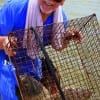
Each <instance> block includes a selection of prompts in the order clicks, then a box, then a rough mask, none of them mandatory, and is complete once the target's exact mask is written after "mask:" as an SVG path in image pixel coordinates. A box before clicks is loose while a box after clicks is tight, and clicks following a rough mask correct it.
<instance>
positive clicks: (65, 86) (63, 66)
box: [9, 14, 100, 100]
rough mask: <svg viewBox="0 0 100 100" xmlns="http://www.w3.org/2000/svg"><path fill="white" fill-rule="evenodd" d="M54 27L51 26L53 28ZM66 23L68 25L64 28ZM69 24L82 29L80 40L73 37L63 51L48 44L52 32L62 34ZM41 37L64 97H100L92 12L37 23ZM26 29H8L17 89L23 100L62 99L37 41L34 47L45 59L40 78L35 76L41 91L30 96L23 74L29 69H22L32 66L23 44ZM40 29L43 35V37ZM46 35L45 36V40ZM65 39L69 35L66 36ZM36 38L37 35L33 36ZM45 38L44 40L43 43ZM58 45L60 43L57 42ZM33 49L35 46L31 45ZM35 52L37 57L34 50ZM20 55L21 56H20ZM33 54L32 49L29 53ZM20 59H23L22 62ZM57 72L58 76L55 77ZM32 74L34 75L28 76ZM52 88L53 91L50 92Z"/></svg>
mask: <svg viewBox="0 0 100 100" xmlns="http://www.w3.org/2000/svg"><path fill="white" fill-rule="evenodd" d="M52 27H53V29H52ZM65 27H67V28H65ZM69 28H75V29H77V30H79V31H81V32H82V33H83V41H82V43H81V44H77V43H76V42H74V41H73V40H72V41H71V42H70V43H69V45H68V46H67V48H65V49H63V50H62V51H60V52H59V51H56V50H54V49H53V48H52V46H51V38H52V32H55V33H58V34H63V33H65V32H66V31H67V30H68V29H69ZM35 30H36V32H37V33H38V34H39V36H40V37H39V38H40V40H41V41H42V42H43V45H44V46H45V49H46V52H47V53H48V55H49V58H50V60H51V61H52V63H53V65H54V69H53V70H55V74H56V78H57V80H58V81H59V80H60V84H59V85H60V87H61V89H62V92H63V94H64V96H65V99H66V100H99V99H100V27H99V24H98V21H97V18H96V15H95V14H92V15H90V16H86V17H81V18H76V19H73V20H70V21H68V22H63V23H55V24H50V25H46V26H42V27H36V28H35ZM28 31H29V29H26V30H18V31H15V32H11V33H9V40H10V45H12V48H13V49H14V51H16V52H17V54H16V55H15V56H13V57H12V58H11V61H12V62H13V63H14V65H15V67H16V74H17V76H18V77H17V78H18V82H19V85H20V90H21V92H22V95H23V97H24V99H25V100H61V99H62V98H61V96H60V95H59V94H60V92H59V91H58V90H59V89H56V88H58V87H57V86H56V85H57V84H56V82H55V79H54V78H53V76H52V74H51V73H52V71H51V70H52V69H50V68H49V67H48V66H49V65H48V64H47V60H45V59H46V57H45V55H44V53H43V51H42V50H41V48H40V45H39V43H37V45H36V46H37V47H38V48H39V50H40V54H39V56H38V57H39V58H40V59H42V61H44V63H43V69H42V74H43V76H42V79H41V80H38V82H39V83H41V84H42V85H43V91H42V92H41V94H40V95H37V96H33V97H30V96H29V95H28V93H27V91H26V90H25V87H24V85H23V81H22V77H23V76H24V75H26V74H28V75H29V76H30V73H29V72H27V73H26V72H24V70H25V69H27V67H30V68H31V67H32V68H33V70H34V68H35V67H34V63H33V60H32V59H31V58H30V57H29V56H28V55H27V48H23V46H22V44H23V35H24V33H25V32H28ZM42 33H46V34H48V35H46V34H43V35H44V37H42V35H41V34H42ZM12 37H16V38H17V39H15V40H17V41H16V42H17V43H16V45H15V46H13V45H14V44H15V43H14V42H13V43H12ZM13 39H14V38H13ZM44 39H45V40H44ZM66 39H68V38H66ZM35 40H36V39H35ZM44 41H47V42H45V43H44ZM58 45H59V44H58ZM33 50H34V49H33ZM32 52H34V54H35V56H36V57H37V53H36V50H34V51H32ZM20 55H21V56H20ZM31 55H33V53H31ZM23 63H25V64H24V65H23ZM58 76H59V78H58ZM31 77H33V78H35V76H31ZM52 90H53V91H54V90H55V92H54V93H53V94H52V92H53V91H52Z"/></svg>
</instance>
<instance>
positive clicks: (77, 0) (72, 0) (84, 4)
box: [0, 0, 100, 22]
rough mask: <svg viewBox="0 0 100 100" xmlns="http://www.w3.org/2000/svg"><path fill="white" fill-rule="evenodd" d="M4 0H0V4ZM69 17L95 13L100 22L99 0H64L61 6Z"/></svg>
mask: <svg viewBox="0 0 100 100" xmlns="http://www.w3.org/2000/svg"><path fill="white" fill-rule="evenodd" d="M5 1H6V0H0V5H3V3H4V2H5ZM63 8H64V11H65V12H66V14H67V15H68V18H69V19H73V18H79V17H82V16H87V15H90V14H92V13H96V15H97V18H98V20H99V22H100V0H66V1H65V4H64V6H63Z"/></svg>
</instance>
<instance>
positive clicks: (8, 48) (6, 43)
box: [3, 37, 17, 56]
mask: <svg viewBox="0 0 100 100" xmlns="http://www.w3.org/2000/svg"><path fill="white" fill-rule="evenodd" d="M15 42H17V39H16V38H15V37H12V39H11V41H9V40H8V37H6V38H5V39H4V42H3V49H4V51H5V53H6V54H7V55H8V56H14V55H15V54H16V52H15V51H14V50H13V49H14V47H16V43H15ZM11 43H13V44H11Z"/></svg>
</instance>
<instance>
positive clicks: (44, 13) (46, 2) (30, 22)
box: [0, 0, 82, 99]
mask: <svg viewBox="0 0 100 100" xmlns="http://www.w3.org/2000/svg"><path fill="white" fill-rule="evenodd" d="M63 4H64V0H22V1H20V0H11V1H8V2H7V3H6V4H5V5H4V6H3V7H2V8H1V10H0V63H1V66H0V69H1V70H0V71H1V72H3V71H4V70H5V69H4V68H5V67H4V65H6V64H5V63H2V62H4V60H5V59H6V60H7V59H8V56H15V55H16V52H14V51H12V50H11V49H7V48H6V45H7V43H8V37H7V35H8V33H9V32H12V31H16V30H19V29H26V28H29V27H31V26H33V27H36V26H43V25H47V24H51V23H58V22H65V21H67V17H66V15H65V13H64V12H63V10H62V5H63ZM45 34H46V33H43V35H42V37H43V42H44V44H45V45H48V43H45V42H46V41H45V38H44V35H45ZM76 34H77V37H76ZM27 35H28V34H27V33H25V34H24V35H23V34H22V36H23V40H24V39H26V40H27V38H25V37H26V36H27ZM54 35H55V34H54ZM66 37H71V39H72V38H73V39H75V40H77V41H79V42H80V41H81V40H82V34H81V33H80V32H77V31H76V30H73V29H72V30H70V31H68V32H67V33H66ZM71 39H69V40H71ZM51 40H52V41H55V37H54V38H52V39H51ZM69 40H65V39H64V40H63V42H62V43H63V44H62V45H58V46H59V47H57V45H56V44H55V42H51V44H52V47H53V48H54V49H55V50H58V51H60V50H62V49H63V48H65V47H66V46H67V44H68V43H69ZM35 43H36V41H34V43H33V45H34V44H35ZM53 43H54V44H53ZM25 44H26V43H24V44H23V46H26V45H25ZM30 44H31V42H30ZM65 44H66V45H65ZM7 55H8V56H7ZM27 55H28V56H29V57H30V59H33V60H34V61H33V63H34V64H35V62H38V63H36V66H37V67H38V68H37V71H38V69H39V68H41V69H42V64H41V63H42V62H41V60H40V58H37V59H35V58H34V57H33V56H31V55H30V54H29V52H28V51H27ZM7 70H9V69H7ZM41 71H42V70H41ZM6 72H8V73H12V72H11V70H9V71H6ZM0 74H1V75H4V76H5V75H6V73H0ZM33 76H36V77H35V78H36V79H37V80H40V79H42V74H41V72H40V73H39V74H36V73H35V74H34V72H33ZM12 77H13V75H10V76H9V78H10V79H11V80H12V81H13V78H12ZM5 78H6V77H5ZM1 81H2V82H3V81H4V82H5V80H4V79H2V80H1ZM8 83H9V82H8ZM5 85H6V84H5ZM10 85H11V83H10ZM12 85H13V84H12ZM8 87H9V85H8ZM0 89H1V90H2V87H1V85H0ZM1 90H0V93H1V95H3V97H5V98H6V99H7V98H8V99H14V97H15V96H14V97H8V96H7V95H8V94H9V93H8V94H7V93H6V94H3V92H4V93H5V91H6V90H4V91H1ZM9 90H10V91H11V89H10V88H9ZM11 92H12V91H11ZM12 93H13V95H15V94H14V92H12ZM3 97H2V98H3Z"/></svg>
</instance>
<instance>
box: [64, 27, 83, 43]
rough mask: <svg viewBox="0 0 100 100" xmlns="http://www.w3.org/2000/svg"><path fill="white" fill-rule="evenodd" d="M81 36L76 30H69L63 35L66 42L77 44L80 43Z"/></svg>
mask: <svg viewBox="0 0 100 100" xmlns="http://www.w3.org/2000/svg"><path fill="white" fill-rule="evenodd" d="M82 38H83V35H82V33H81V32H79V31H78V30H76V29H70V30H68V31H67V32H66V33H65V39H66V40H72V39H73V40H75V41H77V43H81V42H82Z"/></svg>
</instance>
